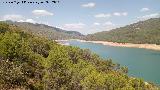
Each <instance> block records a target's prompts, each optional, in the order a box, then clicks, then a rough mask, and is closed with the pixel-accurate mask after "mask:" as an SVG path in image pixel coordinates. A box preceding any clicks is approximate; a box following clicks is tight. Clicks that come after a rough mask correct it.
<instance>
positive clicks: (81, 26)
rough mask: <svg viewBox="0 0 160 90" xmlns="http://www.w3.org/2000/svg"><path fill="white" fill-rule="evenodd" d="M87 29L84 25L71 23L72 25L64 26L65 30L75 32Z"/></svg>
mask: <svg viewBox="0 0 160 90" xmlns="http://www.w3.org/2000/svg"><path fill="white" fill-rule="evenodd" d="M84 27H85V24H84V23H81V22H80V23H70V24H65V25H64V26H63V28H64V29H68V30H74V29H82V28H84Z"/></svg>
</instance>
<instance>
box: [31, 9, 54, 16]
mask: <svg viewBox="0 0 160 90" xmlns="http://www.w3.org/2000/svg"><path fill="white" fill-rule="evenodd" d="M32 13H33V14H34V15H36V16H53V15H54V14H53V13H51V12H49V11H46V10H33V11H32Z"/></svg>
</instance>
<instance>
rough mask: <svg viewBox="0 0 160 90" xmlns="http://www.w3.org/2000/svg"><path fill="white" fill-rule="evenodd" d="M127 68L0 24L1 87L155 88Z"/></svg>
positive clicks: (50, 89) (58, 89)
mask: <svg viewBox="0 0 160 90" xmlns="http://www.w3.org/2000/svg"><path fill="white" fill-rule="evenodd" d="M127 72H128V70H127V68H126V67H121V66H120V65H119V64H114V63H112V60H104V59H102V58H100V57H99V56H97V55H96V54H93V53H91V52H90V51H89V50H83V49H80V48H78V47H72V46H62V45H59V44H57V43H56V42H53V41H50V40H48V39H45V38H41V37H36V36H33V35H32V34H28V33H26V32H24V31H22V30H20V28H18V27H16V26H13V25H8V24H5V23H0V89H1V90H19V89H20V90H28V89H29V90H156V87H155V86H154V85H152V84H148V83H147V84H146V83H145V82H144V81H143V80H141V79H136V78H132V77H128V76H127Z"/></svg>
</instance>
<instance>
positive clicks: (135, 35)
mask: <svg viewBox="0 0 160 90" xmlns="http://www.w3.org/2000/svg"><path fill="white" fill-rule="evenodd" d="M86 40H96V41H111V42H122V43H149V44H160V18H152V19H149V20H146V21H140V22H137V23H134V24H131V25H127V26H125V27H120V28H117V29H113V30H111V31H103V32H98V33H95V34H90V35H87V36H86Z"/></svg>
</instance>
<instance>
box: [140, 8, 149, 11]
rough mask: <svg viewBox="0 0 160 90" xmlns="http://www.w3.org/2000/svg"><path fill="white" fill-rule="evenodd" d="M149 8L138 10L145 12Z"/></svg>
mask: <svg viewBox="0 0 160 90" xmlns="http://www.w3.org/2000/svg"><path fill="white" fill-rule="evenodd" d="M149 10H150V9H149V8H142V9H141V10H140V12H147V11H149Z"/></svg>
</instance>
